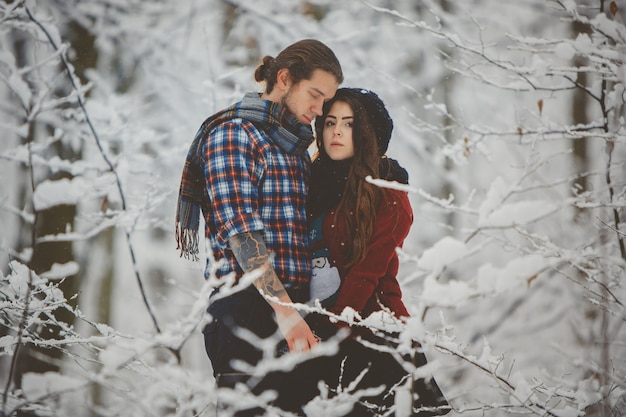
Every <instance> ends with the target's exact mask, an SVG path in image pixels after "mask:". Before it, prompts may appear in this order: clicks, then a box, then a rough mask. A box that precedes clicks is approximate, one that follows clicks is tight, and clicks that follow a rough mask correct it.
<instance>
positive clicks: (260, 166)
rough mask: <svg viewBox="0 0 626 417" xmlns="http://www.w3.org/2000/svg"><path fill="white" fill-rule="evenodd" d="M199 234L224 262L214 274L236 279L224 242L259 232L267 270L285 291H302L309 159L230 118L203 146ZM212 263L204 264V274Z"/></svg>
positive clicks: (304, 285)
mask: <svg viewBox="0 0 626 417" xmlns="http://www.w3.org/2000/svg"><path fill="white" fill-rule="evenodd" d="M203 155H204V160H205V161H206V163H205V165H204V175H205V179H206V185H207V188H206V193H207V196H208V198H209V200H208V201H205V204H210V208H209V209H208V210H203V213H204V218H205V235H206V236H207V237H208V238H209V242H210V245H211V249H212V251H213V258H214V260H216V261H219V260H220V259H225V260H226V262H221V263H220V264H219V268H218V269H217V276H218V277H220V276H223V275H226V274H228V273H230V272H232V271H235V272H236V273H237V276H240V275H241V274H242V273H243V271H242V270H241V268H240V266H239V264H238V263H237V260H236V259H235V257H234V255H233V253H232V251H231V250H230V248H229V246H228V240H229V239H230V238H231V237H232V236H234V235H236V234H241V233H244V232H250V231H262V232H263V235H264V239H265V244H266V246H267V249H268V252H270V254H271V256H272V257H271V260H272V263H273V267H274V269H275V271H276V274H277V275H278V278H279V279H280V280H281V281H282V283H283V285H284V286H285V288H286V289H287V290H289V291H290V293H297V292H301V291H308V285H309V280H310V271H311V269H310V255H309V250H308V233H307V219H306V196H307V184H308V178H309V174H310V158H309V155H308V153H307V152H304V154H303V155H302V156H298V155H292V154H288V153H286V152H284V151H283V150H282V149H280V148H279V147H278V146H276V145H275V144H274V143H272V142H271V140H270V139H269V138H268V136H267V135H266V134H265V133H264V132H263V131H261V130H259V129H257V128H256V127H255V126H254V125H253V124H252V123H250V122H248V121H246V120H243V119H240V118H239V119H233V120H231V121H229V122H225V123H222V124H220V125H219V126H217V127H216V128H215V129H213V130H212V131H211V133H210V134H209V138H208V140H206V141H205V143H204V146H203ZM211 262H212V260H211V259H210V257H209V259H208V260H207V272H206V273H207V274H208V273H209V271H210V268H211Z"/></svg>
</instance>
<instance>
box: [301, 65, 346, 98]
mask: <svg viewBox="0 0 626 417" xmlns="http://www.w3.org/2000/svg"><path fill="white" fill-rule="evenodd" d="M308 81H309V82H308V88H309V89H311V90H313V91H315V92H317V93H318V94H321V95H322V96H323V97H324V98H326V99H330V98H333V96H334V95H335V92H336V91H337V88H338V87H339V83H338V82H337V80H336V79H335V76H334V75H333V74H331V73H330V72H328V71H324V70H321V69H316V70H314V71H313V75H312V76H311V79H310V80H308Z"/></svg>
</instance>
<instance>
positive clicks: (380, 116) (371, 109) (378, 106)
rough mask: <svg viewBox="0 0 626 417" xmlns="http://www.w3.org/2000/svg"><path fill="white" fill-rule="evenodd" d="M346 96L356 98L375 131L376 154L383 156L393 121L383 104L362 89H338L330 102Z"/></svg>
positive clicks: (375, 96) (371, 92)
mask: <svg viewBox="0 0 626 417" xmlns="http://www.w3.org/2000/svg"><path fill="white" fill-rule="evenodd" d="M347 96H350V97H354V98H356V99H357V100H358V101H359V102H360V103H361V104H362V105H363V107H364V108H365V111H366V112H367V114H368V116H369V117H370V120H371V122H372V125H373V126H374V130H375V131H376V141H377V143H378V153H379V154H380V155H384V154H385V152H387V148H389V141H390V140H391V132H392V131H393V120H392V119H391V116H389V112H388V111H387V108H386V107H385V103H383V101H382V100H381V99H380V97H378V95H377V94H376V93H374V92H373V91H370V90H365V89H363V88H340V89H338V90H337V93H336V94H335V97H334V98H333V100H332V101H335V100H338V99H341V97H347Z"/></svg>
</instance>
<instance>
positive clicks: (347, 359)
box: [309, 315, 450, 417]
mask: <svg viewBox="0 0 626 417" xmlns="http://www.w3.org/2000/svg"><path fill="white" fill-rule="evenodd" d="M309 322H310V324H311V327H312V328H313V330H314V331H316V333H318V334H319V335H321V336H322V338H323V339H328V338H329V337H331V336H332V335H333V334H335V332H336V328H335V327H334V326H333V325H329V323H328V321H327V320H326V319H324V318H322V317H320V316H316V315H312V316H310V317H309ZM394 336H397V335H386V337H379V336H375V335H374V334H373V333H372V332H369V331H367V330H365V329H362V328H361V329H360V331H359V332H358V335H357V334H353V335H352V337H348V338H346V339H345V340H343V341H342V342H341V343H340V345H339V352H338V353H337V354H336V355H335V356H334V357H333V358H330V359H327V360H326V364H325V366H324V367H319V368H317V372H319V374H318V375H317V377H318V378H321V379H324V380H325V381H326V383H327V384H328V386H329V387H330V388H331V389H332V388H334V387H337V386H341V388H342V389H344V390H345V389H346V387H348V386H349V385H350V384H351V383H352V382H353V381H355V380H356V379H357V378H359V377H361V378H362V379H361V380H360V382H359V383H358V384H357V385H356V387H355V388H354V390H355V391H356V390H363V389H367V388H375V387H379V386H381V385H382V386H384V389H383V390H382V392H381V393H380V394H378V395H368V396H364V397H362V398H361V401H359V402H357V403H356V404H355V406H354V409H353V410H352V412H351V413H349V414H347V415H346V416H351V417H366V416H379V415H385V416H392V415H393V414H389V409H390V408H391V407H393V406H394V403H395V390H392V388H393V387H398V386H410V387H411V390H412V392H411V394H412V397H413V404H412V407H413V409H414V410H419V409H422V408H423V407H432V408H436V407H442V409H440V410H433V411H426V410H424V409H422V410H421V411H420V412H419V413H417V412H414V413H413V415H415V416H424V417H426V416H435V415H443V414H447V413H448V412H449V411H450V409H449V407H448V403H447V401H446V399H445V397H444V395H443V394H442V392H441V390H440V389H439V387H438V386H437V383H436V382H435V380H434V379H431V380H430V381H425V380H423V379H417V380H414V381H412V382H411V383H409V384H406V382H407V379H408V378H411V379H412V376H411V375H409V374H408V372H407V371H406V370H405V369H404V367H403V366H402V365H401V364H400V362H399V361H409V362H411V363H412V364H413V365H414V366H415V367H419V366H422V365H425V364H426V356H425V355H424V353H423V352H421V351H420V347H419V345H418V344H417V343H416V344H415V346H414V349H413V352H412V354H411V355H410V356H409V355H405V356H404V357H403V358H398V357H397V355H392V354H390V353H387V352H381V351H380V350H376V349H372V348H370V347H368V346H366V345H364V344H363V343H361V342H360V341H359V340H357V337H358V338H360V339H363V340H365V341H367V342H368V343H370V344H372V345H380V346H384V347H385V348H387V349H389V348H391V349H395V347H396V344H395V343H394V342H393V341H392V340H393V339H394V338H395V337H394ZM331 360H332V361H333V362H330V361H331ZM364 370H367V372H366V373H365V374H363V375H361V374H362V372H363V371H364Z"/></svg>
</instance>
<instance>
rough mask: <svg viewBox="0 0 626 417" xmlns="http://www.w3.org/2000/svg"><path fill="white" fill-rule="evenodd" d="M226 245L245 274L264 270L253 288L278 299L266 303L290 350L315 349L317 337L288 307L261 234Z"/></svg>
mask: <svg viewBox="0 0 626 417" xmlns="http://www.w3.org/2000/svg"><path fill="white" fill-rule="evenodd" d="M228 243H229V245H230V248H231V250H232V251H233V254H234V255H235V258H236V259H237V262H239V265H241V269H243V270H244V272H251V271H254V270H256V269H259V268H261V269H262V270H263V274H262V275H261V276H260V277H259V278H258V279H257V280H256V281H254V285H255V287H257V289H258V290H259V291H260V292H261V294H262V295H267V296H269V297H273V298H276V299H278V302H274V301H269V300H268V303H269V304H270V305H271V306H272V308H273V309H274V312H275V313H276V321H277V323H278V328H279V330H280V331H281V333H282V334H283V337H284V338H285V340H286V341H287V345H288V346H289V351H291V352H306V351H307V350H309V349H310V348H311V347H313V346H315V345H316V344H317V338H316V337H315V335H314V334H313V332H312V331H311V329H310V328H309V325H308V324H307V323H306V321H304V319H303V318H302V317H301V316H300V314H299V313H298V311H297V310H296V309H294V308H293V307H290V306H288V305H287V304H291V303H292V301H291V298H290V297H289V294H287V290H285V287H284V286H283V284H282V282H280V279H278V277H277V276H276V272H275V271H274V269H273V268H272V266H271V265H270V263H269V255H268V253H267V248H266V246H265V242H264V241H263V237H262V235H261V233H260V232H249V233H242V234H239V235H235V236H233V237H232V238H230V240H229V241H228Z"/></svg>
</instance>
